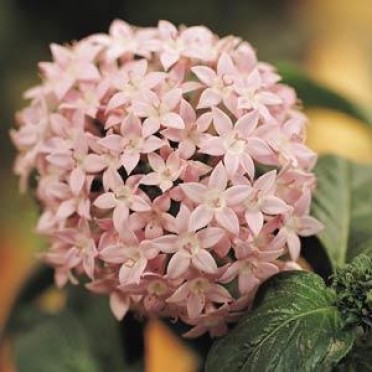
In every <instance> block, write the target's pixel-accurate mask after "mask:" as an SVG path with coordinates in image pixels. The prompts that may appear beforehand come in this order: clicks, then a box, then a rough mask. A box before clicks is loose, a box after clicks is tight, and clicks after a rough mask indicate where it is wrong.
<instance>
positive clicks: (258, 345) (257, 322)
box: [207, 272, 354, 372]
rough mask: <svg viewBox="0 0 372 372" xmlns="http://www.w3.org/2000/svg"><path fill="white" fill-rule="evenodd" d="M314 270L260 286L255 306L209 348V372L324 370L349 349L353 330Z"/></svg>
mask: <svg viewBox="0 0 372 372" xmlns="http://www.w3.org/2000/svg"><path fill="white" fill-rule="evenodd" d="M334 303H335V294H334V292H333V291H331V290H329V289H327V288H326V287H325V284H324V282H323V281H322V279H321V278H320V277H319V276H317V275H316V274H312V273H305V272H286V273H281V274H279V275H276V276H274V277H273V278H271V279H270V280H269V281H267V282H266V284H264V285H263V286H262V287H261V289H260V290H259V293H258V296H257V299H256V304H255V306H254V309H253V310H252V311H251V312H249V313H248V314H246V315H245V316H244V317H243V319H242V320H241V322H239V323H238V325H237V326H236V327H235V328H234V329H233V330H232V331H231V332H230V333H229V334H228V335H227V336H226V337H224V338H223V339H221V340H218V341H217V342H216V343H215V344H214V346H213V347H212V349H211V351H210V354H209V357H208V360H207V371H208V372H223V371H229V372H238V371H246V372H249V371H252V372H256V371H262V372H264V371H327V370H330V369H331V367H332V366H334V365H336V364H337V362H338V361H339V360H341V359H342V358H343V357H344V356H345V355H346V354H347V353H348V351H349V350H350V348H351V347H352V344H353V341H354V333H353V331H351V330H345V329H344V322H343V320H342V317H341V314H340V313H339V311H338V309H337V308H336V307H335V306H334Z"/></svg>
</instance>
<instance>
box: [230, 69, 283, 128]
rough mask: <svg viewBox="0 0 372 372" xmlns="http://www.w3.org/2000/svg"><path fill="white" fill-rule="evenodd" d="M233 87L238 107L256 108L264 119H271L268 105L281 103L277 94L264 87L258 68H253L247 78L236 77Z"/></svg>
mask: <svg viewBox="0 0 372 372" xmlns="http://www.w3.org/2000/svg"><path fill="white" fill-rule="evenodd" d="M234 89H235V91H236V93H237V94H238V96H239V97H238V108H239V109H247V110H257V111H258V112H259V114H260V116H262V117H263V118H264V119H265V120H266V121H271V120H272V115H271V113H270V111H269V109H268V106H273V105H280V104H281V103H282V100H281V98H280V97H279V96H277V95H276V94H274V93H271V92H270V91H268V90H267V89H265V87H264V85H263V81H262V77H261V74H260V72H259V70H258V69H254V70H253V71H252V72H251V73H250V75H249V76H248V77H247V79H244V80H243V79H236V80H235V82H234Z"/></svg>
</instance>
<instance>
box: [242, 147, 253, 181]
mask: <svg viewBox="0 0 372 372" xmlns="http://www.w3.org/2000/svg"><path fill="white" fill-rule="evenodd" d="M240 161H241V163H240V164H241V165H242V167H243V169H244V170H245V171H246V172H247V174H248V176H249V178H250V179H251V180H253V178H254V174H255V166H254V163H253V160H252V158H251V157H250V155H249V154H247V153H243V154H242V156H241V159H240Z"/></svg>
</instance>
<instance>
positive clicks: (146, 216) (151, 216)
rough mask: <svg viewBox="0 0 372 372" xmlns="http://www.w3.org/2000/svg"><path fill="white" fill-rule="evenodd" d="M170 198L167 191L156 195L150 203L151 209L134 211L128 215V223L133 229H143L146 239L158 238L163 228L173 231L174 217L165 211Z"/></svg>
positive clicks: (168, 205)
mask: <svg viewBox="0 0 372 372" xmlns="http://www.w3.org/2000/svg"><path fill="white" fill-rule="evenodd" d="M170 207H171V199H170V197H169V195H168V194H167V193H165V194H163V195H160V196H158V197H157V198H156V199H155V200H154V201H153V203H152V204H151V210H150V211H147V212H136V213H133V214H131V215H130V216H129V225H130V226H131V228H132V229H133V230H135V231H136V230H144V232H145V238H146V239H153V238H158V237H160V236H162V235H163V234H164V230H168V231H174V224H175V218H174V217H173V216H172V215H170V214H169V213H167V212H168V211H169V209H170Z"/></svg>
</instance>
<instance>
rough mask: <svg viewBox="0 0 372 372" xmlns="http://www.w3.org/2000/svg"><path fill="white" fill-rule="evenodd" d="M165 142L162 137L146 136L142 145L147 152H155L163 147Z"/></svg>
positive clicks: (143, 150) (144, 151)
mask: <svg viewBox="0 0 372 372" xmlns="http://www.w3.org/2000/svg"><path fill="white" fill-rule="evenodd" d="M164 144H165V142H164V141H163V140H162V139H160V138H158V137H155V136H150V137H148V138H146V140H145V142H144V144H143V146H142V152H143V153H145V154H147V153H149V152H153V151H155V150H158V149H160V147H162V146H163V145H164Z"/></svg>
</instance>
